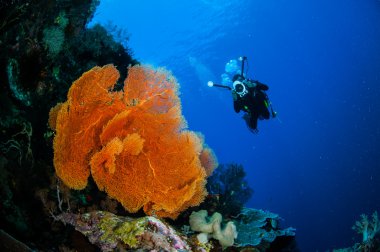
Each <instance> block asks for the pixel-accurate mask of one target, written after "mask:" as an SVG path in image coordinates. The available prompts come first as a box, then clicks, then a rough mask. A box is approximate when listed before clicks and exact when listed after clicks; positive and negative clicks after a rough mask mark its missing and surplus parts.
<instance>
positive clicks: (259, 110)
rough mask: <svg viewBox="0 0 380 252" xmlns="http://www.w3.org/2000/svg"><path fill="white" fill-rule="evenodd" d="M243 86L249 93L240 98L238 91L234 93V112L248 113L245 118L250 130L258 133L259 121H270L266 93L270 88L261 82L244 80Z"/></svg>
mask: <svg viewBox="0 0 380 252" xmlns="http://www.w3.org/2000/svg"><path fill="white" fill-rule="evenodd" d="M243 84H244V85H245V86H246V89H247V91H248V93H247V94H245V95H244V96H242V97H241V96H240V95H239V94H237V93H236V91H232V96H233V99H234V110H235V112H236V113H239V112H240V111H241V110H242V111H244V112H246V114H245V115H244V116H243V118H244V120H245V121H246V123H247V125H248V127H249V128H250V130H252V131H254V132H257V120H258V119H269V118H270V113H269V110H268V102H269V101H268V97H267V95H266V93H265V92H263V91H266V90H268V89H269V88H268V86H267V85H265V84H263V83H260V82H259V81H252V80H244V81H243Z"/></svg>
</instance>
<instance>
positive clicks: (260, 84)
mask: <svg viewBox="0 0 380 252" xmlns="http://www.w3.org/2000/svg"><path fill="white" fill-rule="evenodd" d="M253 82H254V83H256V88H257V89H259V90H264V91H267V90H268V89H269V87H268V85H266V84H264V83H261V82H260V81H257V80H255V81H253Z"/></svg>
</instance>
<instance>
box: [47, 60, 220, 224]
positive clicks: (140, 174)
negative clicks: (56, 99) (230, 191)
mask: <svg viewBox="0 0 380 252" xmlns="http://www.w3.org/2000/svg"><path fill="white" fill-rule="evenodd" d="M118 77H119V74H118V72H117V70H116V69H115V67H114V66H112V65H107V66H105V67H103V68H99V67H95V68H93V69H92V70H90V71H89V72H87V73H85V74H83V75H82V77H81V78H80V79H78V80H77V81H75V82H74V83H73V86H72V87H71V88H70V91H69V94H68V100H67V101H66V102H65V103H63V104H61V105H59V107H56V108H55V109H52V111H51V113H50V117H51V118H50V119H49V122H51V125H52V127H54V124H55V129H56V137H55V139H54V165H55V168H56V172H57V175H58V176H59V177H60V178H61V179H62V180H63V181H64V182H65V184H67V185H68V186H69V187H71V188H74V189H82V188H84V187H85V186H86V184H87V178H88V176H89V174H90V171H91V174H92V177H93V178H94V181H95V182H96V184H97V185H98V187H99V189H100V190H105V191H106V192H107V193H108V194H109V196H110V197H112V198H115V199H117V200H118V201H120V202H121V203H122V205H123V206H124V207H125V208H126V209H127V210H128V211H130V212H136V211H138V210H139V209H140V208H142V207H143V208H144V211H145V212H146V213H147V214H156V215H158V216H161V217H170V218H176V217H177V216H178V214H179V213H180V212H181V211H183V210H185V209H186V208H188V207H190V206H195V205H198V204H199V203H201V202H202V201H203V199H204V197H205V196H206V194H207V192H206V189H205V183H206V177H207V175H208V174H209V173H210V171H212V170H213V168H214V167H215V166H216V159H215V158H214V156H213V155H212V151H211V150H210V149H209V148H204V143H203V138H202V137H200V136H199V135H198V134H196V133H194V132H191V131H189V130H186V129H185V127H186V121H185V119H184V118H183V116H182V114H181V103H180V100H179V97H178V84H177V82H176V80H175V78H174V77H173V76H172V75H171V74H170V73H169V72H167V71H166V70H164V69H157V70H155V69H153V68H150V67H147V66H134V67H131V68H130V69H129V71H128V78H127V79H126V80H125V86H124V91H120V92H112V91H111V90H112V88H113V85H114V84H115V82H116V80H117V79H118ZM205 168H206V170H207V171H206V170H205Z"/></svg>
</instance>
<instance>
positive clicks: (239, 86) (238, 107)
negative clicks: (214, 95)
mask: <svg viewBox="0 0 380 252" xmlns="http://www.w3.org/2000/svg"><path fill="white" fill-rule="evenodd" d="M240 60H241V61H242V63H241V64H242V65H241V71H240V72H239V71H238V70H237V63H236V61H230V62H229V63H227V65H226V72H228V73H230V74H231V73H234V72H235V75H234V76H233V78H232V81H231V80H230V79H229V77H228V76H227V75H226V74H224V75H222V78H223V82H224V83H232V88H231V87H230V86H228V85H220V84H214V83H213V82H212V81H209V82H208V86H210V87H212V86H214V87H221V88H226V89H228V90H231V91H232V98H233V104H234V110H235V112H236V113H239V112H240V111H243V112H245V114H244V115H243V119H244V120H245V122H246V124H247V126H248V128H249V130H250V131H251V132H253V133H258V129H257V121H258V120H259V119H260V120H264V119H266V120H267V119H270V117H271V116H272V117H273V118H274V117H276V112H275V111H274V110H273V108H272V105H271V102H270V101H269V98H268V95H267V94H266V92H265V91H267V90H268V89H269V87H268V86H267V85H265V84H263V83H261V82H259V81H257V80H250V79H246V78H245V77H244V74H243V73H244V63H245V61H246V60H247V57H241V58H240Z"/></svg>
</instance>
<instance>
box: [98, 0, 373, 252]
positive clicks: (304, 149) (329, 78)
mask: <svg viewBox="0 0 380 252" xmlns="http://www.w3.org/2000/svg"><path fill="white" fill-rule="evenodd" d="M108 21H111V22H112V23H113V24H115V25H117V26H119V27H121V28H124V29H126V30H127V31H128V33H129V34H130V41H129V46H130V47H131V49H132V50H133V52H134V56H135V58H137V59H138V60H140V61H142V62H143V63H149V64H153V65H155V66H166V67H167V68H168V69H170V70H171V71H172V72H173V74H174V75H175V76H176V77H177V79H178V81H179V83H180V85H181V98H182V105H183V113H184V115H185V117H186V119H187V120H188V124H189V127H190V128H191V129H192V130H197V131H200V132H202V133H203V134H204V135H205V139H206V142H207V143H208V145H210V146H211V147H212V148H213V149H214V151H215V153H216V155H217V157H218V159H219V162H220V163H231V162H234V163H241V164H243V165H244V167H245V169H246V171H247V174H248V180H249V183H250V185H251V187H252V188H253V189H254V190H255V194H254V196H253V198H252V200H251V201H250V202H249V203H248V206H249V207H254V208H262V209H266V210H270V211H272V212H276V213H278V214H280V215H281V216H282V217H283V218H284V220H283V222H282V225H283V227H288V226H292V227H295V228H297V240H298V242H299V247H300V248H301V250H302V251H317V250H318V251H326V250H328V249H333V248H342V247H347V246H351V245H353V243H354V241H356V240H359V239H360V236H358V235H356V234H355V233H354V231H353V230H351V227H352V226H353V224H354V223H355V220H358V219H359V215H360V214H361V213H366V214H372V212H374V211H375V210H380V197H379V194H380V119H379V116H380V100H379V98H380V87H379V85H380V1H378V0H361V1H358V0H335V1H331V0H311V1H304V0H293V1H285V0H229V1H227V0H203V1H202V0H192V1H179V0H161V1H156V0H129V1H123V0H103V1H102V2H101V5H100V6H99V8H98V11H97V13H96V15H95V18H94V22H100V23H103V24H105V23H107V22H108ZM241 55H246V56H248V59H249V72H248V76H249V77H251V78H255V79H258V80H260V81H261V82H264V83H266V84H268V85H269V86H270V90H269V95H270V98H271V100H272V102H273V105H274V107H275V109H276V110H277V111H278V115H279V116H278V120H277V119H273V120H271V121H262V122H259V129H260V133H259V134H258V135H254V134H252V133H250V132H249V131H248V130H247V128H246V126H245V124H244V121H243V120H242V119H241V114H240V115H239V114H236V113H235V112H234V111H233V107H232V98H231V95H230V93H229V92H228V91H225V90H220V89H217V88H209V87H207V85H206V82H207V81H208V80H209V79H212V80H214V81H215V82H220V80H221V79H220V75H221V74H222V73H223V72H224V66H225V63H226V62H227V61H228V60H230V59H236V58H237V57H238V56H241ZM353 239H354V240H353Z"/></svg>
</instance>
